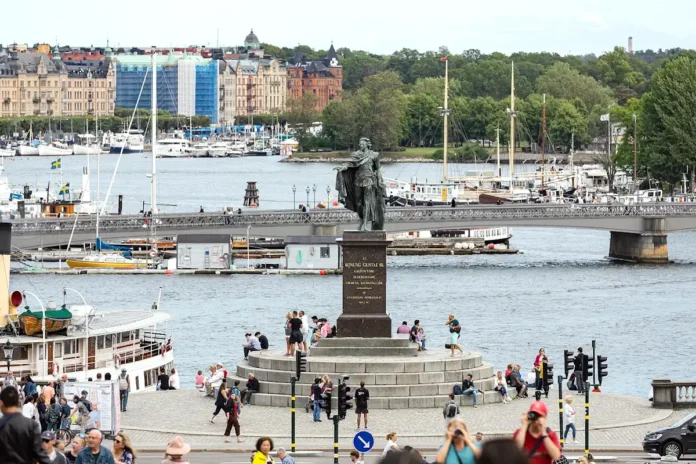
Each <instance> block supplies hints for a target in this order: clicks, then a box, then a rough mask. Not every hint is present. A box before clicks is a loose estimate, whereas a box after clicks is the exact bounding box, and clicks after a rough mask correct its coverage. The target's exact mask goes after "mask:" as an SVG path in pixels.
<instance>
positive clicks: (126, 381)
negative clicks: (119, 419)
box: [118, 368, 130, 412]
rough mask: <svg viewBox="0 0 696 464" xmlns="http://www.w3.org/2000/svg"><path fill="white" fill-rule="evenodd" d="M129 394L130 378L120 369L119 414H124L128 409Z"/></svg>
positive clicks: (124, 370)
mask: <svg viewBox="0 0 696 464" xmlns="http://www.w3.org/2000/svg"><path fill="white" fill-rule="evenodd" d="M129 392H130V377H129V376H128V372H127V371H126V369H125V368H123V369H121V375H119V376H118V393H119V398H120V399H121V412H126V410H127V409H128V393H129Z"/></svg>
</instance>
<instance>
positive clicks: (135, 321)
mask: <svg viewBox="0 0 696 464" xmlns="http://www.w3.org/2000/svg"><path fill="white" fill-rule="evenodd" d="M66 290H69V291H73V292H75V291H74V290H72V289H67V288H66V289H64V295H65V294H66ZM75 293H77V292H75ZM6 294H7V293H5V295H6ZM26 295H32V296H33V294H30V293H29V292H25V293H24V294H22V293H20V292H17V291H16V292H13V294H12V296H11V297H10V298H9V305H8V299H7V298H5V299H4V301H3V299H2V295H0V316H2V319H6V320H7V321H8V326H7V327H6V328H5V329H4V331H3V332H0V342H1V343H2V344H3V346H7V345H8V344H9V345H10V346H12V347H14V354H13V357H12V361H11V363H10V370H11V371H12V373H13V374H14V376H15V377H16V378H19V377H23V376H26V375H30V376H31V377H32V379H34V380H35V381H38V382H41V383H43V382H48V381H49V380H53V379H57V378H60V377H61V376H62V375H63V374H66V375H68V378H70V379H71V380H75V381H86V380H90V379H96V378H97V374H102V377H104V376H105V375H106V374H107V373H110V374H111V378H112V379H115V378H116V377H117V375H118V374H119V373H120V371H121V369H123V368H125V369H126V370H127V371H128V375H129V376H130V380H131V392H140V391H146V390H154V389H155V386H156V383H157V376H158V375H159V370H160V369H161V368H165V369H167V371H169V370H170V369H171V368H172V367H173V365H174V349H173V346H172V344H171V338H170V337H169V335H168V334H167V332H166V330H165V324H166V323H167V322H168V321H169V320H171V319H172V315H171V314H169V313H166V312H163V311H159V310H158V302H155V303H154V304H153V305H152V308H151V309H141V310H115V311H97V310H96V308H94V307H92V306H90V305H88V304H87V303H86V302H85V301H84V298H82V296H81V295H80V298H82V304H78V305H72V306H69V305H67V304H64V305H63V306H61V307H60V308H56V307H55V303H53V304H52V303H50V302H49V303H48V305H47V306H48V307H47V308H44V307H43V306H42V305H40V306H41V308H40V309H39V310H38V311H37V310H36V309H37V308H36V307H35V306H32V308H31V310H30V309H29V306H28V304H27V299H26ZM78 295H79V293H78ZM36 301H37V302H38V303H40V300H39V299H38V298H37V299H36ZM21 305H25V306H24V308H18V307H19V306H21ZM3 306H4V308H3ZM3 310H4V314H3ZM42 317H43V318H44V319H45V325H43V326H42V321H41V318H42ZM0 361H1V362H0V377H2V378H4V377H5V375H6V373H7V362H6V359H5V355H4V353H3V350H0Z"/></svg>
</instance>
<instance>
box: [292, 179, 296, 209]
mask: <svg viewBox="0 0 696 464" xmlns="http://www.w3.org/2000/svg"><path fill="white" fill-rule="evenodd" d="M295 192H297V187H295V184H293V185H292V209H295Z"/></svg>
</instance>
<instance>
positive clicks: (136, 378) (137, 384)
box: [135, 375, 140, 391]
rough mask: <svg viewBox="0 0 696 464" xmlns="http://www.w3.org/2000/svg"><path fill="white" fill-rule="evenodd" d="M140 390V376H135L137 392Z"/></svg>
mask: <svg viewBox="0 0 696 464" xmlns="http://www.w3.org/2000/svg"><path fill="white" fill-rule="evenodd" d="M138 390H140V376H138V375H136V376H135V391H138Z"/></svg>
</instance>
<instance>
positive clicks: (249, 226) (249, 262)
mask: <svg viewBox="0 0 696 464" xmlns="http://www.w3.org/2000/svg"><path fill="white" fill-rule="evenodd" d="M249 230H251V224H249V225H248V226H247V269H251V261H250V258H249Z"/></svg>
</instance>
